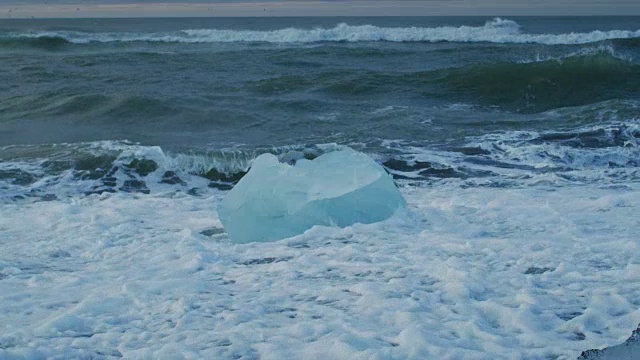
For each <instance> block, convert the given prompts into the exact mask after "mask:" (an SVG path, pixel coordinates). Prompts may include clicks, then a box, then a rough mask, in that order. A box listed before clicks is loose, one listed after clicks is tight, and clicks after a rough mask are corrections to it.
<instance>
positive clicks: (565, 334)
mask: <svg viewBox="0 0 640 360" xmlns="http://www.w3.org/2000/svg"><path fill="white" fill-rule="evenodd" d="M403 195H404V197H405V198H406V199H407V200H408V203H409V207H410V209H411V210H412V211H413V212H414V214H415V215H414V218H411V219H407V218H393V219H391V220H389V221H386V222H383V223H379V224H372V225H366V226H365V225H358V226H354V227H349V228H345V229H335V228H325V227H315V228H313V229H311V230H310V231H308V232H306V233H305V234H303V235H301V236H298V237H296V238H292V239H289V240H283V241H278V242H273V243H261V244H260V243H254V244H249V245H241V246H239V245H233V244H229V243H228V242H227V240H226V236H225V235H224V234H221V233H220V226H221V224H220V222H219V220H218V217H217V215H216V213H215V212H214V211H213V210H212V209H215V208H216V204H217V203H218V202H219V201H220V198H219V197H218V196H217V195H214V196H213V197H208V198H196V197H191V196H187V195H182V194H158V195H149V196H142V197H140V196H137V195H132V194H122V193H119V194H114V195H105V196H101V197H97V196H92V197H86V198H82V199H68V200H64V201H54V202H48V203H37V204H2V205H0V245H1V247H2V256H1V257H0V318H2V321H1V322H0V358H3V359H5V358H9V359H13V358H17V359H23V358H26V359H39V358H52V359H64V358H112V357H113V358H119V357H123V358H158V359H161V358H171V359H178V358H261V359H287V358H301V359H302V358H307V359H318V358H333V359H338V358H339V359H347V358H348V359H365V358H366V359H369V358H392V359H396V358H397V359H427V358H437V359H445V358H469V359H484V358H490V359H506V358H509V359H513V358H517V359H543V358H558V359H575V358H576V357H577V356H578V355H579V354H580V352H581V351H583V350H585V349H590V348H601V347H603V346H607V345H612V344H618V343H620V342H621V341H624V340H625V339H626V338H627V337H628V336H629V333H630V331H631V330H632V329H635V327H636V326H637V324H638V323H639V322H640V311H639V310H638V308H639V307H640V302H639V299H640V279H639V278H638V276H637V274H638V272H639V271H640V255H638V254H640V248H639V247H640V244H639V241H638V236H637V228H638V227H637V224H638V211H639V209H638V204H640V187H639V186H638V184H637V183H630V184H627V185H626V187H624V188H616V189H602V188H598V187H597V186H595V185H594V186H581V187H567V188H559V189H555V191H545V190H543V189H531V188H529V189H507V190H505V189H493V188H470V189H462V188H459V187H456V186H436V187H430V188H428V189H421V188H415V187H413V188H405V189H404V190H403ZM203 230H206V231H205V234H206V235H203V234H201V232H202V231H203Z"/></svg>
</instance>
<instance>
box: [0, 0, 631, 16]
mask: <svg viewBox="0 0 640 360" xmlns="http://www.w3.org/2000/svg"><path fill="white" fill-rule="evenodd" d="M385 15H386V16H390V15H393V16H411V15H416V16H442V15H478V16H509V15H511V16H517V15H640V0H396V1H393V0H321V1H320V0H291V1H288V0H237V1H233V0H165V1H161V0H0V19H1V18H5V19H6V18H30V17H36V18H43V17H56V18H73V17H76V18H77V17H84V18H91V17H175V16H184V17H186V16H385Z"/></svg>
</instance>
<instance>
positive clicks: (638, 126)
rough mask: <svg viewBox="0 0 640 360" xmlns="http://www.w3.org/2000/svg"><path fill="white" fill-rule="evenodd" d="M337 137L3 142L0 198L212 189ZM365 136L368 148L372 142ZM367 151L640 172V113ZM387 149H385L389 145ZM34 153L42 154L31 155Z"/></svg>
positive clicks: (486, 166)
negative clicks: (271, 143) (267, 160)
mask: <svg viewBox="0 0 640 360" xmlns="http://www.w3.org/2000/svg"><path fill="white" fill-rule="evenodd" d="M342 146H343V145H339V144H318V145H291V146H283V147H274V148H267V147H264V148H259V147H254V148H229V149H219V150H212V151H206V152H200V153H194V152H182V153H175V152H168V151H166V150H164V149H162V148H161V147H158V146H144V145H140V144H135V143H130V142H123V141H101V142H91V143H76V144H56V145H32V146H12V147H6V148H1V149H0V150H1V152H2V154H3V155H4V159H3V158H2V157H0V189H2V191H1V192H0V201H9V202H13V201H46V200H51V199H58V198H62V197H73V196H78V195H94V194H104V193H115V192H122V193H141V194H149V193H163V192H167V191H170V192H176V191H178V192H183V193H187V194H189V195H193V196H206V195H207V194H211V192H212V191H213V192H215V191H220V190H222V191H225V190H229V189H231V188H232V187H233V186H234V184H236V183H237V182H238V181H239V180H240V179H241V178H242V177H243V176H244V174H246V172H247V171H248V170H249V168H250V167H251V163H252V161H253V159H255V158H256V157H257V156H258V155H259V154H262V153H265V152H269V153H273V154H276V155H277V156H278V157H279V158H280V160H281V161H283V162H289V163H292V162H295V161H297V160H298V159H303V158H306V159H313V158H315V157H317V156H319V155H321V154H323V153H326V152H331V151H335V150H337V149H341V148H342ZM367 149H368V147H367V146H364V147H363V148H361V149H360V150H363V151H366V150H367ZM379 149H380V151H378V152H374V153H369V155H370V156H372V157H374V158H375V159H376V160H377V161H379V162H380V163H381V164H382V165H383V166H384V167H385V168H386V169H387V170H388V171H389V173H390V174H391V175H392V176H393V177H394V178H395V179H396V180H397V181H398V182H399V184H402V185H409V186H411V185H412V184H428V183H430V182H434V181H448V182H451V181H454V182H455V181H457V182H460V185H462V186H467V185H468V186H482V185H483V184H484V185H486V186H522V185H535V184H537V182H538V181H539V180H540V179H541V178H548V177H549V176H552V177H554V178H556V180H558V183H557V184H556V185H559V186H562V185H564V184H567V183H572V184H575V183H601V184H603V185H606V184H616V183H619V182H628V181H632V182H634V181H639V180H640V161H638V159H640V119H633V118H632V119H628V120H625V121H609V122H606V123H604V124H595V125H583V126H577V127H573V128H567V129H565V130H550V131H534V130H524V131H522V130H521V131H505V132H494V133H489V134H485V135H481V136H475V137H469V138H467V139H466V140H465V141H464V142H462V143H457V144H450V145H447V146H444V147H437V146H436V147H425V146H423V145H417V146H416V145H415V144H409V143H407V144H405V143H403V142H402V141H400V142H391V141H382V143H381V144H380V147H379ZM384 149H386V150H384ZM34 154H37V155H38V156H36V157H33V155H34Z"/></svg>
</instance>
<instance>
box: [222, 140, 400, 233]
mask: <svg viewBox="0 0 640 360" xmlns="http://www.w3.org/2000/svg"><path fill="white" fill-rule="evenodd" d="M404 206H405V201H404V199H403V198H402V195H401V194H400V192H399V191H398V189H397V188H396V186H395V184H394V183H393V180H392V179H391V177H390V176H389V175H388V174H387V173H386V171H385V170H384V169H383V168H382V167H381V166H380V165H378V164H377V163H376V162H375V161H373V160H372V159H371V158H369V157H368V156H367V155H364V154H362V153H359V152H356V151H354V150H352V149H348V148H347V149H344V150H340V151H335V152H331V153H327V154H324V155H321V156H319V157H318V158H316V159H314V160H306V159H301V160H298V161H297V163H296V164H295V165H289V164H286V163H281V162H279V161H278V158H277V157H275V156H274V155H271V154H263V155H260V156H259V157H258V158H256V159H255V160H254V161H253V164H252V166H251V170H250V171H249V173H247V175H245V176H244V177H243V178H242V180H240V182H238V184H237V185H236V186H235V187H234V188H233V189H232V190H231V191H230V192H229V194H228V195H227V196H226V198H225V199H224V200H223V201H222V203H221V204H220V207H219V209H218V213H219V215H220V221H221V222H222V224H223V225H224V228H225V230H226V231H227V233H228V234H229V236H230V237H231V240H232V241H234V242H237V243H246V242H253V241H270V240H277V239H284V238H287V237H291V236H294V235H298V234H302V233H303V232H305V231H306V230H308V229H310V228H311V227H313V226H315V225H325V226H339V227H345V226H349V225H352V224H355V223H364V224H370V223H374V222H378V221H381V220H384V219H387V218H389V217H390V216H391V215H393V214H394V213H395V212H396V211H397V210H398V209H399V208H402V207H404Z"/></svg>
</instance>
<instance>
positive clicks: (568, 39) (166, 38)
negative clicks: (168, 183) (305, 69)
mask: <svg viewBox="0 0 640 360" xmlns="http://www.w3.org/2000/svg"><path fill="white" fill-rule="evenodd" d="M10 37H11V38H13V39H33V38H48V39H64V40H66V41H68V42H71V43H75V44H88V43H94V42H98V43H110V42H166V43H234V42H264V43H316V42H367V41H389V42H489V43H535V44H547V45H560V44H565V45H571V44H588V43H594V42H600V41H604V40H613V39H634V38H640V30H636V31H630V30H609V31H601V30H595V31H591V32H583V33H564V34H529V33H523V32H522V30H521V27H520V25H519V24H518V23H517V22H515V21H512V20H508V19H501V18H496V19H493V20H490V21H488V22H487V23H485V24H484V25H483V26H459V27H454V26H442V27H405V28H401V27H395V28H391V27H378V26H374V25H348V24H345V23H343V24H339V25H337V26H336V27H333V28H315V29H298V28H285V29H278V30H270V31H257V30H225V29H189V30H182V31H178V32H171V33H169V32H166V33H115V32H104V33H89V32H71V31H47V32H28V33H14V34H11V35H10ZM58 41H59V40H58Z"/></svg>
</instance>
